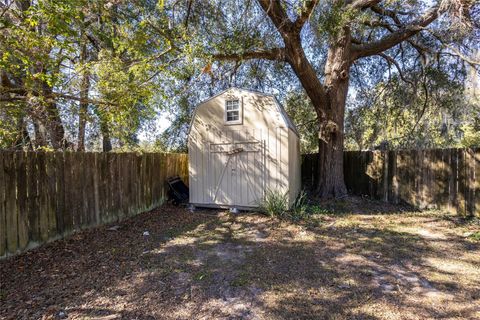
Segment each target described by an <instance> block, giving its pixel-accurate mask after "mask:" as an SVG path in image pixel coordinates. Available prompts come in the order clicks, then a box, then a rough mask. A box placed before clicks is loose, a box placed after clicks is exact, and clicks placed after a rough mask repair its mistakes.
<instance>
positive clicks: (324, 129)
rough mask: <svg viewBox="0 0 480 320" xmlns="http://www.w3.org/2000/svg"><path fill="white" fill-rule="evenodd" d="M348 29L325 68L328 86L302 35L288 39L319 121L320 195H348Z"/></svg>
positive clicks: (293, 61)
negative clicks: (345, 162) (345, 145)
mask: <svg viewBox="0 0 480 320" xmlns="http://www.w3.org/2000/svg"><path fill="white" fill-rule="evenodd" d="M348 34H349V32H348V30H345V33H344V35H343V36H339V37H338V38H339V39H338V40H337V41H336V42H335V43H334V45H332V47H331V49H330V50H329V53H328V58H327V64H326V67H325V71H326V72H325V75H326V79H325V85H324V86H322V84H321V82H320V80H319V79H318V76H317V73H316V71H315V70H314V69H313V67H312V65H311V64H310V62H309V61H308V59H307V58H306V56H305V53H304V51H303V49H302V47H301V42H300V38H299V37H298V39H285V40H289V42H287V41H285V42H286V43H285V48H286V52H287V61H288V62H289V64H290V65H291V66H292V68H293V70H294V72H295V74H296V75H297V77H298V79H299V80H300V82H301V84H302V86H303V88H304V89H305V91H306V93H307V95H308V96H309V98H310V100H311V101H312V104H313V106H314V107H315V111H316V113H317V117H318V124H319V159H318V161H319V176H318V177H317V193H318V196H319V197H320V198H339V197H343V196H345V195H346V194H347V188H346V187H345V181H344V176H343V140H344V132H343V127H344V114H345V103H346V97H347V92H348V76H349V69H350V57H349V43H350V39H349V36H348Z"/></svg>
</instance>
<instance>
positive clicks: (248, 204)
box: [188, 88, 301, 209]
mask: <svg viewBox="0 0 480 320" xmlns="http://www.w3.org/2000/svg"><path fill="white" fill-rule="evenodd" d="M188 156H189V184H190V203H191V204H193V205H195V206H197V207H217V208H228V207H236V208H240V209H248V208H255V207H258V206H259V205H260V204H261V202H262V200H263V199H264V197H265V194H266V192H267V190H272V191H277V192H282V193H288V194H287V197H288V202H289V205H291V204H292V203H293V201H294V200H295V198H296V197H297V195H298V193H299V191H300V187H301V185H300V183H301V181H300V141H299V136H298V132H297V130H296V128H295V126H294V125H293V123H292V121H291V120H290V119H289V117H288V116H287V114H286V112H285V110H284V109H283V107H282V106H281V105H280V103H279V102H278V101H277V99H276V98H275V97H274V96H273V95H270V94H265V93H261V92H256V91H251V90H245V89H239V88H230V89H227V90H225V91H223V92H221V93H219V94H217V95H216V96H213V97H211V98H210V99H208V100H206V101H204V102H202V103H200V104H199V105H198V106H197V108H196V109H195V112H194V115H193V118H192V122H191V124H190V131H189V135H188Z"/></svg>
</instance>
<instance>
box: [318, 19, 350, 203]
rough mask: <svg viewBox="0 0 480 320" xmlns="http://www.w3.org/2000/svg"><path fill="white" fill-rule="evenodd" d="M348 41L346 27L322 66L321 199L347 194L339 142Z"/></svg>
mask: <svg viewBox="0 0 480 320" xmlns="http://www.w3.org/2000/svg"><path fill="white" fill-rule="evenodd" d="M350 46H351V38H350V29H349V27H348V26H346V27H344V28H343V30H342V31H341V32H340V33H339V34H338V35H336V37H335V38H334V39H332V41H331V44H330V47H329V50H328V55H327V62H326V65H325V90H326V93H327V99H326V100H324V101H323V103H322V106H321V108H322V109H323V110H324V111H325V115H326V116H325V118H323V119H322V120H321V121H320V123H319V125H320V130H319V146H318V147H319V149H318V153H319V181H318V189H317V190H318V194H319V196H320V197H321V198H330V197H334V198H339V197H343V196H345V195H346V194H347V188H346V186H345V180H344V175H343V142H344V119H345V104H346V100H347V94H348V87H349V75H350V66H351V63H352V60H351V52H350V51H351V50H350Z"/></svg>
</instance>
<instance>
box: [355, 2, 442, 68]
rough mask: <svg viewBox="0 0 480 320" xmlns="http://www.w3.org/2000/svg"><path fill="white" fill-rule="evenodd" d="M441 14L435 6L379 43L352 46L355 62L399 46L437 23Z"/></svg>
mask: <svg viewBox="0 0 480 320" xmlns="http://www.w3.org/2000/svg"><path fill="white" fill-rule="evenodd" d="M439 14H440V12H439V7H438V6H434V7H432V8H430V9H429V10H428V11H427V12H425V14H424V15H422V16H421V17H420V18H419V19H417V20H415V21H413V22H412V23H411V24H409V25H407V26H403V27H401V28H400V29H399V30H397V31H395V32H393V33H391V34H389V35H387V36H385V37H383V38H382V39H380V40H378V41H374V42H370V43H365V44H362V45H355V44H354V45H352V53H353V60H356V59H358V58H362V57H368V56H372V55H376V54H378V53H380V52H383V51H385V50H388V49H390V48H392V47H394V46H396V45H397V44H399V43H401V42H403V41H405V40H407V39H408V38H410V37H412V36H413V35H415V34H417V33H418V32H420V31H422V30H423V29H424V28H425V27H426V26H428V25H429V24H430V23H432V22H433V21H435V20H436V19H437V18H438V17H439Z"/></svg>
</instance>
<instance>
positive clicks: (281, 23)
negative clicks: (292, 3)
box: [258, 0, 293, 38]
mask: <svg viewBox="0 0 480 320" xmlns="http://www.w3.org/2000/svg"><path fill="white" fill-rule="evenodd" d="M258 3H259V4H260V6H261V7H262V9H263V11H265V13H266V14H267V15H268V16H269V17H270V19H271V20H272V22H273V24H274V25H275V27H276V28H277V30H278V31H279V32H280V34H281V35H282V37H283V38H285V37H288V34H289V33H290V32H291V31H292V28H293V22H292V21H291V20H290V19H289V18H288V16H287V13H286V12H285V10H283V8H282V6H281V4H280V1H278V0H258Z"/></svg>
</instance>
